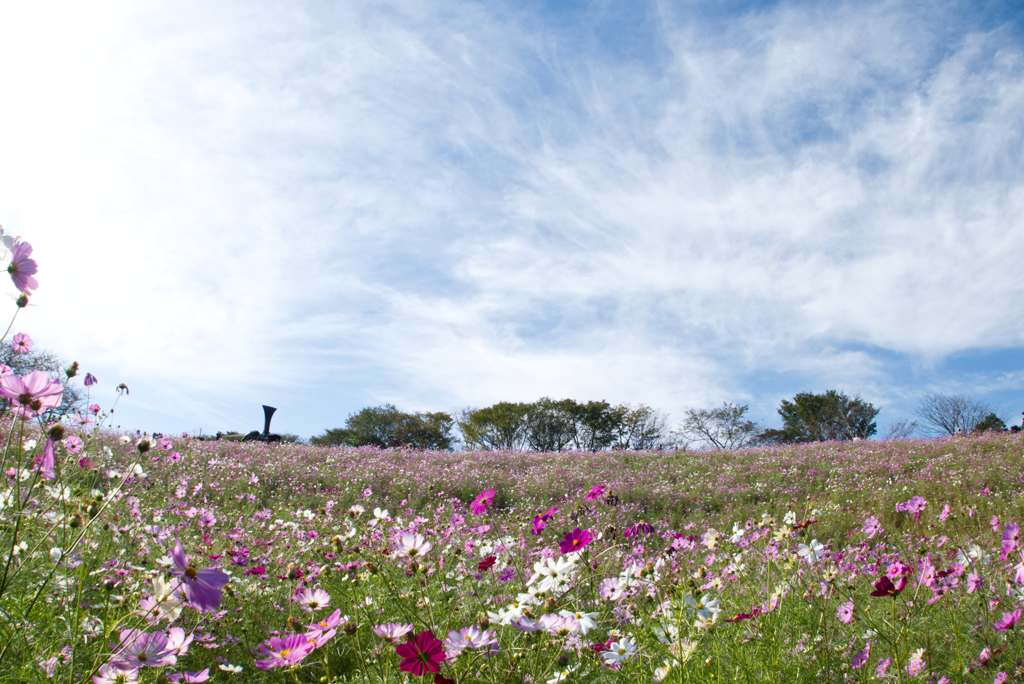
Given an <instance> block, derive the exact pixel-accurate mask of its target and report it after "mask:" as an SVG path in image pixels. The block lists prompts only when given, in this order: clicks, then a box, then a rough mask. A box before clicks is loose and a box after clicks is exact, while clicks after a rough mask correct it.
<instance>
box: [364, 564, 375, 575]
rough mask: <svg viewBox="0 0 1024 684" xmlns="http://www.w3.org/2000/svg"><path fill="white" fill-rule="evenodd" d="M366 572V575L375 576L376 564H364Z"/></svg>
mask: <svg viewBox="0 0 1024 684" xmlns="http://www.w3.org/2000/svg"><path fill="white" fill-rule="evenodd" d="M366 571H367V572H368V573H370V574H371V575H376V574H377V564H376V563H373V562H370V563H367V564H366Z"/></svg>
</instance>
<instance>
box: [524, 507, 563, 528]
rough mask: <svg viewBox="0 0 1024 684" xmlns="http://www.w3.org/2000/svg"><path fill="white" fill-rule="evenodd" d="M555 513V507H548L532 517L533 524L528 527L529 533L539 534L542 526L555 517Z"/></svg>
mask: <svg viewBox="0 0 1024 684" xmlns="http://www.w3.org/2000/svg"><path fill="white" fill-rule="evenodd" d="M555 513H558V509H557V508H549V509H548V510H546V511H544V512H543V513H541V514H540V515H535V516H534V517H533V526H532V528H531V529H530V533H531V534H540V533H541V532H543V531H544V528H545V527H547V526H548V521H549V520H551V519H552V518H553V517H555Z"/></svg>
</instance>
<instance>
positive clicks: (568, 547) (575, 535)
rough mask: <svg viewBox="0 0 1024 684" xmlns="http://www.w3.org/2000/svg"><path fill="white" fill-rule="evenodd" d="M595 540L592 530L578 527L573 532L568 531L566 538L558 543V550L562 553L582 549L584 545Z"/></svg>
mask: <svg viewBox="0 0 1024 684" xmlns="http://www.w3.org/2000/svg"><path fill="white" fill-rule="evenodd" d="M593 540H594V538H593V537H592V536H590V530H581V529H580V528H578V527H577V528H575V529H574V530H573V531H572V532H566V534H565V539H563V540H562V542H561V543H560V544H559V545H558V550H559V551H561V552H562V553H573V552H575V551H582V550H583V547H584V546H586V545H587V544H589V543H590V542H591V541H593Z"/></svg>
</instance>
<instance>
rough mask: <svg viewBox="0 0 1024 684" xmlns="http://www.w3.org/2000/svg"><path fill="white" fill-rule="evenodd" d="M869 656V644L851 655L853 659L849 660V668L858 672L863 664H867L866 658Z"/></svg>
mask: <svg viewBox="0 0 1024 684" xmlns="http://www.w3.org/2000/svg"><path fill="white" fill-rule="evenodd" d="M869 655H871V644H870V643H869V644H868V645H867V646H865V647H864V648H862V649H861V650H859V651H857V652H856V653H854V654H853V659H852V660H850V667H851V668H852V669H854V670H858V669H860V668H862V667H864V663H866V662H868V656H869Z"/></svg>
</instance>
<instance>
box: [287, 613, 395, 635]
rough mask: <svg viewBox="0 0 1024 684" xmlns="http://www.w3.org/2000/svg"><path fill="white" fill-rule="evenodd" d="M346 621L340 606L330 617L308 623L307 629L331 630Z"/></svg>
mask: <svg viewBox="0 0 1024 684" xmlns="http://www.w3.org/2000/svg"><path fill="white" fill-rule="evenodd" d="M346 619H347V618H346ZM344 621H345V620H344V619H342V617H341V609H340V608H339V609H338V610H336V611H334V612H333V613H331V615H330V617H328V618H325V619H323V620H321V621H320V622H316V623H314V624H312V625H306V629H308V630H310V631H314V632H315V631H320V632H329V631H331V630H332V629H335V628H336V627H338V626H339V625H341V623H342V622H344ZM409 629H410V630H411V629H412V625H409Z"/></svg>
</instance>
